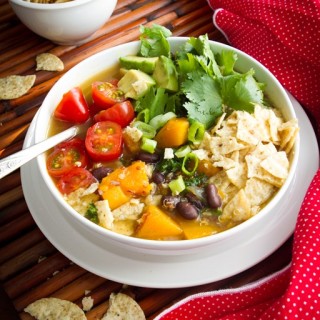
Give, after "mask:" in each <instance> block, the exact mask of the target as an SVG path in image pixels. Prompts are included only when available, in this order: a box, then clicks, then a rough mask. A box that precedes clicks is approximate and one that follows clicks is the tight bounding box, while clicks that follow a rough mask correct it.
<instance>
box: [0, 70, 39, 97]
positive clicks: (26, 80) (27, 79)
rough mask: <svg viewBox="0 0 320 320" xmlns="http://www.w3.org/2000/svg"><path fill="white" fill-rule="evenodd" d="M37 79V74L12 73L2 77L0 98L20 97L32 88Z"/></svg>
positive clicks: (0, 80)
mask: <svg viewBox="0 0 320 320" xmlns="http://www.w3.org/2000/svg"><path fill="white" fill-rule="evenodd" d="M35 80H36V76H35V75H28V76H17V75H11V76H7V77H4V78H0V100H10V99H17V98H20V97H21V96H23V95H24V94H26V93H27V92H28V91H29V90H30V89H31V88H32V86H33V85H34V82H35Z"/></svg>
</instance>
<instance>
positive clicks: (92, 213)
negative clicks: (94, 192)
mask: <svg viewBox="0 0 320 320" xmlns="http://www.w3.org/2000/svg"><path fill="white" fill-rule="evenodd" d="M85 217H86V218H87V219H89V220H90V221H92V222H94V223H97V224H98V223H99V218H98V209H97V207H96V206H95V205H94V203H93V202H91V203H89V205H88V209H87V211H86V213H85Z"/></svg>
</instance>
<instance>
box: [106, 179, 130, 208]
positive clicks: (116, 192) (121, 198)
mask: <svg viewBox="0 0 320 320" xmlns="http://www.w3.org/2000/svg"><path fill="white" fill-rule="evenodd" d="M102 189H103V188H102ZM102 189H101V188H100V190H102ZM102 198H103V199H104V200H108V202H109V207H110V209H111V210H114V209H116V208H118V207H120V206H122V205H123V204H125V203H126V202H128V201H129V200H130V199H131V198H132V197H131V196H130V195H128V194H126V193H124V192H123V190H122V188H121V187H120V186H111V185H110V186H108V188H106V189H105V191H103V192H102Z"/></svg>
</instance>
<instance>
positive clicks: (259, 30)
mask: <svg viewBox="0 0 320 320" xmlns="http://www.w3.org/2000/svg"><path fill="white" fill-rule="evenodd" d="M208 3H209V4H210V6H211V7H212V8H213V9H215V10H216V12H215V16H214V23H215V25H216V26H217V27H218V28H219V29H220V30H221V31H222V32H223V33H224V34H225V35H226V37H227V39H228V41H229V42H230V43H231V45H232V46H234V47H236V48H238V49H240V50H242V51H244V52H246V53H248V54H249V55H251V56H253V57H254V58H256V59H257V60H258V61H260V62H261V63H262V64H264V65H265V66H266V67H267V68H268V69H269V70H270V71H271V72H272V73H273V74H274V75H275V76H276V77H277V78H278V80H279V81H280V82H281V83H282V85H283V86H284V87H285V88H286V89H287V90H288V91H290V92H291V93H292V94H293V95H294V96H295V98H296V99H297V100H299V101H300V103H301V104H302V105H303V106H304V107H305V108H306V109H307V111H308V114H309V115H311V116H312V117H313V118H314V120H315V121H314V122H316V123H317V131H318V135H320V120H319V121H317V120H318V119H320V81H319V75H320V59H319V57H320V1H319V0H290V1H286V0H208ZM219 8H220V9H219Z"/></svg>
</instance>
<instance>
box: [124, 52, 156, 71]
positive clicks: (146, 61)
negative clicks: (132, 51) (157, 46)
mask: <svg viewBox="0 0 320 320" xmlns="http://www.w3.org/2000/svg"><path fill="white" fill-rule="evenodd" d="M119 60H120V66H121V67H122V68H125V69H138V70H141V71H143V72H145V73H148V74H152V72H153V71H154V68H155V65H156V62H157V60H158V57H138V56H125V57H120V59H119Z"/></svg>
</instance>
